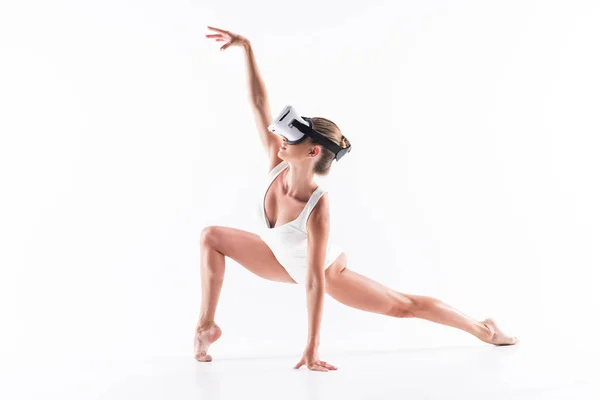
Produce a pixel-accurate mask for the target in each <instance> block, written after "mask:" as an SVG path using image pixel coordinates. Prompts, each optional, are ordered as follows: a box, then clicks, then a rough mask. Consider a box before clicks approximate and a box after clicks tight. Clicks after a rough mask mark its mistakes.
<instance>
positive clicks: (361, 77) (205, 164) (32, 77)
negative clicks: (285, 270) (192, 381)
mask: <svg viewBox="0 0 600 400" xmlns="http://www.w3.org/2000/svg"><path fill="white" fill-rule="evenodd" d="M599 19H600V5H599V3H597V2H592V1H586V2H584V1H541V0H540V1H532V0H527V1H523V0H519V1H502V2H500V1H497V2H496V1H420V2H416V1H370V2H368V3H366V2H362V3H355V2H341V1H339V2H323V1H306V2H302V3H298V2H296V3H294V2H292V3H286V2H284V3H282V2H276V1H253V2H247V1H229V2H198V1H191V0H190V1H174V0H173V1H139V0H138V1H126V2H125V1H113V0H103V1H85V2H83V1H53V2H47V1H8V2H2V4H1V5H0V133H1V142H0V174H1V175H0V190H1V194H2V195H1V197H0V202H1V203H2V204H1V207H0V227H1V228H0V229H1V231H0V246H1V252H0V265H1V275H0V304H1V306H0V312H1V316H0V317H1V322H0V324H1V325H2V329H0V338H1V340H0V356H1V357H2V358H3V360H7V359H11V358H14V359H17V358H21V359H31V358H30V357H35V358H37V359H44V360H61V359H62V360H64V359H100V358H106V359H117V358H128V359H136V358H145V357H150V358H151V357H158V356H189V357H190V358H191V357H192V356H193V347H192V339H193V330H194V327H195V324H196V320H197V317H198V313H199V309H200V308H199V307H200V253H199V238H200V232H201V231H202V229H203V228H204V227H206V226H209V225H226V226H233V227H236V228H239V229H245V230H249V231H253V232H257V231H258V230H259V229H260V226H261V223H262V219H261V218H260V213H259V210H260V208H259V204H258V202H257V200H258V199H259V197H260V195H261V193H260V191H261V189H262V188H263V186H262V184H263V183H264V179H265V177H266V174H267V172H268V164H267V158H266V155H265V153H264V151H263V149H262V147H261V144H260V141H259V136H258V133H257V131H256V127H255V123H254V120H253V115H252V112H251V108H250V104H249V101H248V94H249V92H248V84H247V72H246V70H245V68H246V65H245V59H244V55H243V51H242V49H241V48H237V47H230V48H229V49H227V50H226V51H224V52H220V51H219V47H220V46H222V44H223V42H215V41H214V40H213V39H206V38H205V36H204V35H205V34H207V33H212V32H211V31H210V30H208V29H207V28H206V26H207V25H211V26H216V27H219V28H222V29H227V30H231V31H233V32H236V33H239V34H242V35H244V36H246V37H248V38H249V39H250V40H251V42H252V43H253V46H254V50H255V55H256V57H257V61H258V65H259V68H260V71H261V73H262V75H263V78H264V80H265V83H266V85H267V89H268V92H269V96H270V100H271V107H272V108H271V109H272V112H273V114H276V113H277V112H278V111H279V110H280V109H281V108H282V107H283V106H284V105H286V104H292V105H294V107H295V108H296V109H298V110H299V111H300V112H301V113H302V115H307V116H322V117H325V118H329V119H331V120H333V121H335V122H336V123H337V124H338V125H339V126H340V127H341V129H342V131H343V132H344V134H345V135H346V136H347V137H348V138H349V140H350V141H351V143H352V146H353V151H352V152H351V153H349V154H348V155H347V156H346V157H344V159H343V160H342V161H340V162H339V164H338V163H334V165H333V169H332V171H331V174H330V176H329V177H327V178H325V179H319V178H317V182H320V183H321V184H323V185H324V186H326V187H327V189H328V190H329V193H330V198H331V204H332V210H331V213H332V232H331V235H332V236H331V240H332V241H335V242H336V243H338V244H340V245H341V246H343V248H344V249H345V250H346V253H347V254H348V258H349V263H348V268H350V269H353V270H355V271H358V272H360V273H362V274H365V275H367V276H369V277H371V278H373V279H376V280H378V281H380V282H382V283H384V284H386V285H388V286H390V287H393V288H395V289H396V290H399V291H401V292H405V293H413V294H420V295H430V296H434V297H437V298H439V299H441V300H443V301H445V302H447V303H448V304H450V305H453V306H455V307H457V308H458V309H460V310H461V311H463V312H465V313H466V314H467V315H470V316H472V317H473V318H476V319H480V320H481V319H483V318H486V317H493V318H495V319H496V320H497V322H498V323H499V324H500V326H501V327H503V328H504V329H505V330H506V331H507V332H508V333H509V334H515V335H517V336H520V337H521V341H522V342H521V343H522V345H524V344H526V343H534V342H538V343H539V342H540V341H545V342H547V343H549V344H551V343H557V342H571V343H572V345H573V346H584V345H587V344H591V345H594V344H595V343H597V338H596V331H594V330H593V327H594V326H595V323H596V321H595V318H596V316H597V309H598V307H599V306H600V300H599V295H598V292H597V288H598V284H599V280H600V279H599V275H598V274H599V272H598V267H599V266H600V262H599V261H600V259H599V254H598V247H599V242H600V240H599V239H600V234H599V232H598V227H599V226H600V212H599V211H598V204H600V190H599V185H598V171H600V161H599V159H598V156H597V154H598V152H599V150H600V149H599V147H600V146H599V144H600V141H599V139H598V133H599V131H600V130H599V127H600V123H599V122H598V121H599V120H598V110H599V109H600V96H599V95H598V93H600V78H599V74H598V71H600V57H599V55H598V54H599V53H598V41H597V38H598V37H599V36H600V25H599V24H598V21H599ZM216 321H217V322H218V323H219V324H220V325H221V327H222V328H223V332H224V334H223V336H222V338H221V340H220V341H218V342H217V343H215V344H214V345H213V347H212V348H211V351H210V353H211V354H212V355H213V357H214V358H215V359H217V358H221V357H227V356H229V357H237V356H249V355H258V354H261V355H277V354H287V355H298V356H299V355H300V354H301V353H302V351H303V349H304V344H305V340H306V333H307V315H306V301H305V295H304V289H303V287H301V286H298V285H289V284H281V283H275V282H269V281H265V280H262V279H260V278H258V277H256V276H254V275H252V274H251V273H249V272H248V271H246V270H245V269H244V268H243V267H241V266H240V265H238V264H236V263H235V262H234V261H233V260H230V259H227V261H226V276H225V283H224V286H223V291H222V293H221V301H220V303H219V306H218V309H217V315H216ZM321 332H322V333H321V349H322V350H323V351H327V350H333V349H340V350H364V349H381V350H385V349H399V348H418V347H440V346H448V345H475V344H477V343H480V342H479V341H478V340H477V339H476V338H474V337H473V336H471V335H469V334H466V333H464V332H462V331H459V330H456V329H454V328H449V327H446V326H443V325H438V324H434V323H432V322H429V321H424V320H416V319H410V320H409V319H405V320H400V319H393V318H390V317H385V316H382V315H377V314H368V313H365V312H362V311H357V310H354V309H351V308H347V307H346V306H343V305H341V304H339V303H337V302H335V301H334V300H333V299H331V298H329V297H327V299H326V303H325V310H324V315H323V325H322V331H321Z"/></svg>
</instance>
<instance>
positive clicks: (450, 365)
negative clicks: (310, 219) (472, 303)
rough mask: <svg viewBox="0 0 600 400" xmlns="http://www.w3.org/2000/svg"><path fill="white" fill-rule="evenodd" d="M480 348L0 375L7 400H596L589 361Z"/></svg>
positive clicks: (49, 365)
mask: <svg viewBox="0 0 600 400" xmlns="http://www.w3.org/2000/svg"><path fill="white" fill-rule="evenodd" d="M572 350H573V349H569V347H568V346H562V347H559V346H538V347H535V348H534V347H531V346H527V345H525V344H523V343H520V344H519V345H517V346H509V347H494V346H489V345H486V344H481V345H475V346H463V347H446V348H435V349H412V350H396V351H389V352H376V353H373V352H370V353H365V352H354V353H344V354H340V353H326V352H324V351H321V357H322V358H323V359H324V360H326V361H328V362H329V363H331V364H334V365H336V366H338V368H339V369H338V370H337V371H330V372H316V371H309V370H307V369H306V367H302V368H301V369H300V370H295V369H293V366H294V364H295V363H296V362H297V361H298V360H297V358H296V357H278V358H261V359H250V358H245V359H244V358H237V359H232V358H228V359H226V358H219V357H218V355H217V354H213V357H214V361H213V362H212V363H198V362H197V361H195V360H194V359H193V358H192V357H191V355H190V357H181V358H167V359H157V360H151V361H141V360H112V361H79V362H67V361H65V360H48V359H38V360H19V361H18V362H14V363H10V365H8V364H7V363H6V360H3V361H4V362H3V363H2V364H0V365H1V367H2V369H1V370H0V372H1V376H0V398H1V399H6V400H9V399H10V400H13V399H61V400H68V399H77V400H82V399H128V400H129V399H144V400H152V399H177V400H184V399H194V400H200V399H202V400H205V399H207V400H211V399H245V398H251V399H253V398H260V399H271V398H272V399H391V398H404V399H411V400H413V399H461V400H467V399H471V398H472V399H482V398H485V399H486V400H491V399H511V400H520V399H576V400H586V399H595V400H597V399H600V390H599V386H598V380H599V379H600V378H599V377H600V374H598V371H599V370H598V367H597V358H596V357H597V353H594V352H586V351H581V350H579V351H572Z"/></svg>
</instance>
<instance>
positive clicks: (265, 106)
mask: <svg viewBox="0 0 600 400" xmlns="http://www.w3.org/2000/svg"><path fill="white" fill-rule="evenodd" d="M208 28H209V29H212V30H214V31H216V32H217V33H215V34H212V35H206V37H207V38H214V39H215V40H216V41H217V42H226V43H225V44H224V45H223V46H222V47H221V50H225V49H227V48H228V47H229V46H239V47H241V48H243V49H244V54H245V60H246V69H247V71H248V85H249V88H250V91H249V100H250V105H251V106H252V111H253V113H254V119H255V121H256V127H257V128H258V132H259V135H260V141H261V143H262V144H263V147H264V149H265V151H266V152H267V154H268V157H269V171H270V170H272V169H273V168H274V167H275V166H276V165H277V164H279V163H280V162H281V161H282V160H281V159H280V158H279V156H278V155H277V153H278V152H279V147H280V146H281V144H282V142H283V139H282V138H281V137H280V136H279V135H275V134H273V133H272V132H270V131H269V130H268V126H269V124H270V123H271V121H272V120H273V117H272V116H271V109H270V108H269V98H268V95H267V88H266V86H265V83H264V81H263V79H262V76H261V75H260V71H259V69H258V65H257V64H256V58H255V57H254V50H253V49H252V45H251V44H250V41H249V40H248V39H247V38H246V37H244V36H242V35H238V34H235V33H233V32H230V31H227V30H224V29H219V28H214V27H212V26H209V27H208Z"/></svg>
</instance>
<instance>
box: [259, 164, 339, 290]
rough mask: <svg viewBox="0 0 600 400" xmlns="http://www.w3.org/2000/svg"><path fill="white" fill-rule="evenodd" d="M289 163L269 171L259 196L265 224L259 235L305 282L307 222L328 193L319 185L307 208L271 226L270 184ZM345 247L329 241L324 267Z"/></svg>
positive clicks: (298, 277) (289, 268)
mask: <svg viewBox="0 0 600 400" xmlns="http://www.w3.org/2000/svg"><path fill="white" fill-rule="evenodd" d="M288 166H289V164H288V162H287V161H285V160H283V161H282V162H280V163H279V164H277V166H275V168H273V169H272V170H271V171H270V172H269V176H268V179H267V184H266V188H265V190H264V191H263V192H262V196H261V198H260V207H261V214H262V215H263V217H264V221H265V226H264V227H263V228H262V229H261V231H260V233H259V236H260V238H261V239H262V240H263V241H264V242H265V243H266V244H267V246H269V248H270V249H271V251H272V252H273V254H274V255H275V258H277V260H278V261H279V263H280V264H281V265H283V267H284V268H285V269H286V271H287V272H288V273H289V274H290V276H291V277H292V279H294V280H295V281H296V283H301V284H304V283H305V282H306V268H307V260H308V232H307V231H306V222H307V221H308V216H309V215H310V213H311V211H312V210H313V208H314V207H315V205H316V204H317V202H318V201H319V199H320V198H321V196H322V195H323V194H324V193H326V190H324V189H323V188H321V187H320V186H318V187H317V189H315V191H314V192H313V194H312V195H311V196H310V198H309V199H308V202H307V203H306V206H304V209H303V210H302V212H301V213H300V215H299V216H298V218H296V219H295V220H293V221H290V222H288V223H287V224H284V225H279V226H276V227H275V228H270V226H269V220H268V218H267V214H266V212H265V197H266V195H267V191H268V190H269V187H270V186H271V184H272V183H273V181H274V180H275V178H276V177H277V175H279V174H280V173H281V171H283V170H284V169H286V168H287V167H288ZM342 252H343V250H342V248H341V247H340V246H338V245H336V244H335V243H332V242H328V245H327V252H326V255H325V269H327V268H328V267H329V266H330V265H331V264H332V263H333V262H334V261H335V260H336V259H337V258H338V257H339V256H340V254H342Z"/></svg>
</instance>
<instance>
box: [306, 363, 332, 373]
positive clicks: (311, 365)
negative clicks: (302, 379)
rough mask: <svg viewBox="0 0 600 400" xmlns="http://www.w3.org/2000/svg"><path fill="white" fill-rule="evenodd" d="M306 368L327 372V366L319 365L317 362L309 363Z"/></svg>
mask: <svg viewBox="0 0 600 400" xmlns="http://www.w3.org/2000/svg"><path fill="white" fill-rule="evenodd" d="M308 369H311V370H313V371H323V372H329V370H328V369H327V368H325V367H322V366H320V365H319V364H318V363H314V364H310V365H309V366H308Z"/></svg>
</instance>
